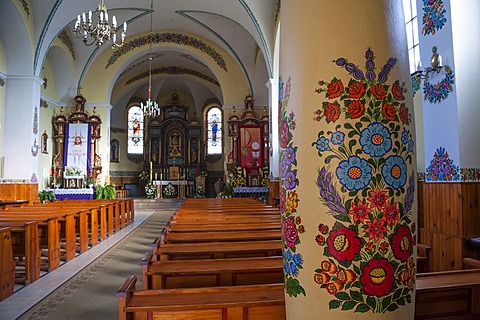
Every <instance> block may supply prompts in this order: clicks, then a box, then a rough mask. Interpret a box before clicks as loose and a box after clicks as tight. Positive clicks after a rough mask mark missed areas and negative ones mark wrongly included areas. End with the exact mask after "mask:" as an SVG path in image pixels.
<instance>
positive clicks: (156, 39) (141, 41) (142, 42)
mask: <svg viewBox="0 0 480 320" xmlns="http://www.w3.org/2000/svg"><path fill="white" fill-rule="evenodd" d="M150 43H176V44H178V45H183V46H187V47H192V48H195V49H197V50H200V51H202V52H203V53H205V54H207V55H208V56H210V57H211V58H212V59H213V60H215V62H216V63H217V65H218V66H220V68H222V69H223V70H225V71H227V64H226V63H225V60H224V59H223V57H222V55H221V54H219V53H218V52H217V51H216V50H215V49H214V48H212V47H211V46H209V45H207V44H206V43H204V42H203V41H201V40H199V39H197V38H195V37H192V36H188V35H185V34H181V33H171V32H164V33H153V34H151V35H147V36H142V37H138V38H135V39H133V40H131V41H128V42H127V43H125V44H124V45H123V46H122V47H120V48H118V49H116V50H115V51H114V52H113V53H112V55H111V56H110V58H109V59H108V63H107V65H106V66H105V69H107V68H108V67H109V66H111V65H112V64H114V63H115V62H116V61H117V60H118V58H120V57H121V56H123V55H124V54H126V53H127V52H129V51H131V50H133V49H135V48H138V47H142V46H146V45H149V44H150Z"/></svg>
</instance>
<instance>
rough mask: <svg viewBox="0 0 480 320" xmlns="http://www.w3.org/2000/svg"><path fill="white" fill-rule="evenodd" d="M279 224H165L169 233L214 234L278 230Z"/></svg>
mask: <svg viewBox="0 0 480 320" xmlns="http://www.w3.org/2000/svg"><path fill="white" fill-rule="evenodd" d="M281 227H282V225H281V224H280V222H264V223H234V222H229V223H208V222H207V223H205V224H188V223H178V224H173V223H172V224H167V228H168V231H169V232H214V231H249V230H251V231H253V230H280V229H281Z"/></svg>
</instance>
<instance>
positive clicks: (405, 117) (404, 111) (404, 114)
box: [399, 104, 409, 124]
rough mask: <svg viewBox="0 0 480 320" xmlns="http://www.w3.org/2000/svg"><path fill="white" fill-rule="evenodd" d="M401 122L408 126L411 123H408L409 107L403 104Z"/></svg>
mask: <svg viewBox="0 0 480 320" xmlns="http://www.w3.org/2000/svg"><path fill="white" fill-rule="evenodd" d="M399 116H400V120H401V121H402V123H403V124H408V123H409V121H408V109H407V107H406V106H405V105H404V104H402V105H401V106H400V115H399Z"/></svg>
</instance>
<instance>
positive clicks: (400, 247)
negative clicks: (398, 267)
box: [392, 226, 413, 262]
mask: <svg viewBox="0 0 480 320" xmlns="http://www.w3.org/2000/svg"><path fill="white" fill-rule="evenodd" d="M412 248H413V242H412V234H411V233H410V229H409V228H408V227H405V226H400V227H398V229H397V233H395V234H394V235H393V237H392V249H393V255H394V256H395V258H397V259H398V260H400V261H402V262H405V261H407V260H408V258H410V256H411V255H412Z"/></svg>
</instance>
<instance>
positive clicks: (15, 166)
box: [3, 75, 43, 182]
mask: <svg viewBox="0 0 480 320" xmlns="http://www.w3.org/2000/svg"><path fill="white" fill-rule="evenodd" d="M42 83H43V80H42V79H40V78H38V77H35V76H28V75H27V76H16V75H12V76H8V77H7V81H6V89H5V113H4V121H3V137H4V141H3V154H4V155H5V162H4V177H5V178H9V179H21V180H30V181H31V182H37V181H38V180H37V179H38V172H37V171H38V154H39V152H40V150H39V148H40V139H39V137H40V135H39V133H38V124H39V112H40V110H39V106H40V85H41V84H42Z"/></svg>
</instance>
